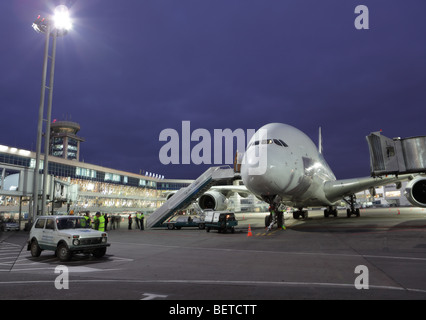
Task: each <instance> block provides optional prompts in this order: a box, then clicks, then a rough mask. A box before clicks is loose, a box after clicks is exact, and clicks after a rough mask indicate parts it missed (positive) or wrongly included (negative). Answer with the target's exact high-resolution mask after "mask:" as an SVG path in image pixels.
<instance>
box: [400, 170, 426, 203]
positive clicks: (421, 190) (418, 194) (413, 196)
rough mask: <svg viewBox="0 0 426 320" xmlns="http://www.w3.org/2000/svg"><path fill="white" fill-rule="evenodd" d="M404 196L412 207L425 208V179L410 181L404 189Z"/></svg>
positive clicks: (418, 178)
mask: <svg viewBox="0 0 426 320" xmlns="http://www.w3.org/2000/svg"><path fill="white" fill-rule="evenodd" d="M404 194H405V196H406V197H407V199H408V201H409V202H410V203H411V204H412V205H413V206H416V207H422V208H426V178H423V177H417V178H415V179H413V180H411V181H410V182H409V183H408V184H407V186H406V187H405V191H404Z"/></svg>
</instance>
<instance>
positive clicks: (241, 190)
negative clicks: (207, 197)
mask: <svg viewBox="0 0 426 320" xmlns="http://www.w3.org/2000/svg"><path fill="white" fill-rule="evenodd" d="M210 190H214V191H218V192H220V193H222V194H223V195H224V196H225V197H227V198H228V197H230V196H231V195H232V194H233V193H238V195H239V196H240V197H243V198H247V197H248V196H249V195H250V194H252V193H251V192H250V191H249V190H248V189H247V188H246V187H245V186H234V185H232V186H213V187H211V188H210Z"/></svg>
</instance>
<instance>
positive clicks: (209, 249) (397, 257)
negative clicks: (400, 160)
mask: <svg viewBox="0 0 426 320" xmlns="http://www.w3.org/2000/svg"><path fill="white" fill-rule="evenodd" d="M284 232H285V231H284ZM114 243H117V244H131V245H138V246H148V247H159V248H167V249H183V250H204V251H224V252H243V253H247V252H248V253H256V254H259V253H263V254H273V255H277V254H283V255H286V256H287V255H306V256H331V257H333V256H334V257H349V258H376V259H396V260H411V261H426V258H420V257H401V256H380V255H371V254H351V253H323V252H291V251H271V250H241V249H227V248H208V247H189V246H184V247H180V246H173V245H162V244H147V243H127V242H114Z"/></svg>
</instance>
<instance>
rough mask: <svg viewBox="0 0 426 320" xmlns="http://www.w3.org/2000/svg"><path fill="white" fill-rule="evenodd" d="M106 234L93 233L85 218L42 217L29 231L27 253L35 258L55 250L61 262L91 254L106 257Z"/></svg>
mask: <svg viewBox="0 0 426 320" xmlns="http://www.w3.org/2000/svg"><path fill="white" fill-rule="evenodd" d="M107 239H108V235H107V233H106V232H101V231H97V230H93V229H90V225H89V224H88V223H87V222H86V219H84V217H77V216H41V217H38V218H37V220H36V221H35V223H34V225H33V227H32V228H31V231H30V236H29V239H28V246H27V250H31V255H32V256H33V257H38V256H40V254H41V252H42V251H43V250H53V251H55V252H56V255H57V257H58V258H59V259H60V260H61V261H68V260H70V259H71V257H72V255H73V254H74V253H92V254H93V255H94V256H95V257H97V258H100V257H103V256H104V255H105V253H106V249H107V247H109V246H110V244H109V243H107Z"/></svg>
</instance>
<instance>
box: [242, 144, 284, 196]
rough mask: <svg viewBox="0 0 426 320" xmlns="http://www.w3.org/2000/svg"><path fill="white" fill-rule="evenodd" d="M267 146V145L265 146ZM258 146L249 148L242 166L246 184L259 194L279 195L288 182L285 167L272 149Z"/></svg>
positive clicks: (243, 178)
mask: <svg viewBox="0 0 426 320" xmlns="http://www.w3.org/2000/svg"><path fill="white" fill-rule="evenodd" d="M259 148H260V150H259ZM265 148H267V147H265ZM268 149H271V148H267V149H266V150H262V148H261V147H260V146H256V147H253V148H250V149H249V150H247V152H246V154H245V155H244V161H243V164H242V166H241V178H242V180H243V182H244V185H245V186H246V187H247V188H248V189H249V190H250V191H251V192H253V193H254V194H257V195H265V196H269V195H277V194H280V193H282V192H283V190H284V188H285V184H286V180H287V179H286V177H285V169H284V168H283V165H282V164H280V163H279V157H278V156H277V155H275V154H274V152H273V151H272V150H268Z"/></svg>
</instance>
